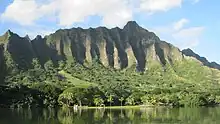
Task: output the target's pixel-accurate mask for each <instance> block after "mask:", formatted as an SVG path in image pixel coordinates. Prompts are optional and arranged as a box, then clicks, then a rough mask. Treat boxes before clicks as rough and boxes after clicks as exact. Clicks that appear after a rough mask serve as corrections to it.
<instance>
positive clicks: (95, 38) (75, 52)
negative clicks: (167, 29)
mask: <svg viewBox="0 0 220 124" xmlns="http://www.w3.org/2000/svg"><path fill="white" fill-rule="evenodd" d="M45 38H46V41H47V45H49V46H50V48H51V47H52V48H54V49H55V50H57V54H58V55H61V56H64V57H66V58H68V57H69V56H73V57H74V58H75V59H76V60H77V61H78V62H79V63H81V64H83V63H85V62H88V63H91V62H93V61H100V62H101V63H102V64H103V65H104V66H110V67H114V68H118V69H123V68H128V67H131V66H132V65H134V64H136V66H137V69H138V70H140V71H144V70H145V68H146V66H147V60H148V59H152V60H155V61H157V62H159V63H161V64H163V65H165V64H166V63H172V62H173V61H176V60H181V59H182V58H183V56H182V53H181V52H180V50H179V49H178V48H176V47H174V46H172V45H171V44H168V43H166V42H163V41H161V40H160V39H159V37H157V36H156V35H155V34H154V33H153V32H149V31H147V30H146V29H144V28H142V27H140V26H139V25H138V24H137V23H136V22H134V21H131V22H128V23H127V25H125V26H124V28H123V29H120V28H117V27H116V28H113V29H107V28H105V27H98V28H89V29H82V28H72V29H64V30H58V31H56V32H55V33H54V34H51V35H49V36H47V37H45ZM32 42H33V41H32ZM149 54H150V55H149ZM67 56H68V57H67ZM174 57H175V58H174Z"/></svg>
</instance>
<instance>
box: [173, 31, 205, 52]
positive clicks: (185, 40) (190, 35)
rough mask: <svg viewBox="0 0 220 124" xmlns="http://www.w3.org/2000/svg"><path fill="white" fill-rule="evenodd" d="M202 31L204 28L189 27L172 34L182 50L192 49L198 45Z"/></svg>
mask: <svg viewBox="0 0 220 124" xmlns="http://www.w3.org/2000/svg"><path fill="white" fill-rule="evenodd" d="M203 31H204V27H190V28H185V29H181V30H179V31H177V32H175V33H173V34H172V36H173V38H174V39H175V40H176V41H179V43H178V44H179V45H181V47H182V48H192V47H195V46H197V45H199V38H200V36H201V34H202V33H203Z"/></svg>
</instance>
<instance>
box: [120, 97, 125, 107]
mask: <svg viewBox="0 0 220 124" xmlns="http://www.w3.org/2000/svg"><path fill="white" fill-rule="evenodd" d="M119 101H120V102H121V107H122V102H123V101H124V97H121V98H120V99H119Z"/></svg>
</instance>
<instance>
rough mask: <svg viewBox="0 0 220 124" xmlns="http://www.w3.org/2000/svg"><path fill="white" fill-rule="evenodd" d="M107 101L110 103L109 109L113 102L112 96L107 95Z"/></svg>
mask: <svg viewBox="0 0 220 124" xmlns="http://www.w3.org/2000/svg"><path fill="white" fill-rule="evenodd" d="M107 101H108V102H109V103H110V107H111V103H112V102H113V95H111V94H110V95H109V96H108V99H107Z"/></svg>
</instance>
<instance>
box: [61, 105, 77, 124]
mask: <svg viewBox="0 0 220 124" xmlns="http://www.w3.org/2000/svg"><path fill="white" fill-rule="evenodd" d="M57 114H58V120H59V121H60V123H62V124H73V123H74V120H73V117H74V112H73V111H72V110H71V109H69V108H62V109H59V111H58V113H57Z"/></svg>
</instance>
